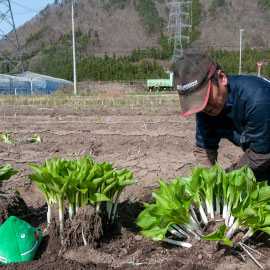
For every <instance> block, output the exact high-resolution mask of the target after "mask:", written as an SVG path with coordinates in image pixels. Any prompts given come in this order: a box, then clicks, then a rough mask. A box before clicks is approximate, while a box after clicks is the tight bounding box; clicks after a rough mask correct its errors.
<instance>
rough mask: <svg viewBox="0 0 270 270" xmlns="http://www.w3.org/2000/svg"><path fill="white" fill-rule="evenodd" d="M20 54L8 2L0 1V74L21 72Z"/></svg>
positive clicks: (7, 0) (6, 0) (5, 0)
mask: <svg viewBox="0 0 270 270" xmlns="http://www.w3.org/2000/svg"><path fill="white" fill-rule="evenodd" d="M23 71H24V70H23V63H22V54H21V49H20V44H19V40H18V36H17V33H16V28H15V24H14V19H13V14H12V10H11V5H10V1H9V0H0V73H9V74H12V73H14V74H15V73H21V72H23Z"/></svg>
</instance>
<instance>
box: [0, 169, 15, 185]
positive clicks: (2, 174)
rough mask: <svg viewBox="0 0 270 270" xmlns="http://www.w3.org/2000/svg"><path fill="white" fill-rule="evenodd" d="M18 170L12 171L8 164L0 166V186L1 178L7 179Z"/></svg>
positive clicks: (0, 183)
mask: <svg viewBox="0 0 270 270" xmlns="http://www.w3.org/2000/svg"><path fill="white" fill-rule="evenodd" d="M17 172H18V171H14V170H13V168H12V167H11V166H10V165H4V166H0V187H1V186H2V182H3V180H8V179H9V178H10V177H11V176H12V175H14V174H16V173H17Z"/></svg>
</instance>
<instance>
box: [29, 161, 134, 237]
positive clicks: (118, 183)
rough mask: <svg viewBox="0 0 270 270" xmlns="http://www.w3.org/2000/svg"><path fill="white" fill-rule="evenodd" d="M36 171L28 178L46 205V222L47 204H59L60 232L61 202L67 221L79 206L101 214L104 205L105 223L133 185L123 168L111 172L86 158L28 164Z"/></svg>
mask: <svg viewBox="0 0 270 270" xmlns="http://www.w3.org/2000/svg"><path fill="white" fill-rule="evenodd" d="M29 166H30V167H31V168H32V169H33V170H34V171H35V172H36V173H35V174H31V175H29V176H28V177H29V178H30V180H32V181H34V182H35V184H36V185H37V187H38V188H39V189H40V190H41V191H42V192H43V194H44V196H45V198H46V201H47V204H48V212H47V221H48V225H50V223H51V203H57V202H58V204H59V221H60V233H61V236H63V232H64V200H67V203H68V208H69V218H70V219H73V218H74V216H75V214H76V212H77V211H78V209H79V207H81V206H85V205H87V204H91V205H92V206H93V207H95V209H96V211H97V212H99V211H101V204H102V203H103V202H104V203H105V204H106V205H105V206H104V208H105V209H106V216H107V220H108V223H112V222H113V221H114V219H115V217H116V213H117V206H118V201H119V198H120V195H121V192H122V191H123V189H124V188H125V187H126V186H128V185H132V184H135V183H137V182H138V181H137V180H133V179H132V177H133V173H132V172H131V171H129V170H127V169H123V170H121V171H115V169H114V168H113V164H111V163H106V162H103V163H96V162H93V160H92V158H91V157H89V156H84V157H83V158H81V159H78V158H76V159H74V160H67V159H64V158H62V159H59V158H56V157H54V158H53V161H49V160H45V163H44V165H43V166H38V165H34V164H29Z"/></svg>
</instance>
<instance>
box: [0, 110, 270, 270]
mask: <svg viewBox="0 0 270 270" xmlns="http://www.w3.org/2000/svg"><path fill="white" fill-rule="evenodd" d="M0 115H1V117H0V134H2V132H7V133H10V134H11V135H12V138H13V139H18V140H19V141H18V142H17V143H16V144H10V145H9V144H6V143H4V142H0V164H8V163H9V164H11V165H12V166H13V168H14V169H15V170H17V171H19V173H18V174H16V175H14V176H12V178H11V179H10V180H9V181H5V182H4V183H3V186H2V188H1V191H2V192H6V194H1V196H0V205H1V206H0V218H2V220H0V221H1V222H3V221H4V220H5V219H6V218H7V217H8V216H10V215H17V216H18V217H20V218H23V219H25V220H27V221H28V222H30V223H31V224H32V225H33V226H35V227H36V228H38V229H40V230H41V231H44V229H45V228H46V210H47V208H46V203H45V199H44V197H43V195H42V193H41V192H40V191H39V190H38V189H37V188H36V187H35V185H34V184H33V183H31V181H30V180H29V179H28V175H29V174H32V173H33V171H32V170H31V168H30V167H29V165H28V163H34V164H39V165H42V164H43V163H44V160H45V159H46V158H48V159H50V158H52V157H53V156H57V157H66V158H73V157H75V156H76V157H81V156H83V155H93V158H94V160H95V161H97V162H102V161H106V162H113V163H114V167H115V168H116V169H122V168H128V169H130V170H132V171H133V172H134V178H135V179H139V180H140V182H139V183H138V184H136V185H133V186H129V187H127V188H126V190H124V192H123V194H122V195H121V201H120V204H119V209H118V216H119V217H118V219H116V221H115V224H114V225H113V226H110V227H108V226H104V224H103V227H102V226H101V220H100V218H99V217H97V216H95V215H94V214H93V213H92V212H91V211H86V208H85V209H82V211H81V212H80V213H78V215H79V217H80V218H78V220H79V221H77V222H71V223H67V224H66V228H65V232H66V235H67V238H66V239H67V241H66V246H65V245H64V246H62V245H61V242H60V237H59V231H58V225H57V223H58V219H57V217H56V216H55V219H53V223H52V226H51V227H50V228H49V229H48V230H47V232H46V233H43V240H42V243H41V245H40V247H39V249H38V252H37V254H36V257H35V260H34V261H33V262H23V263H13V264H9V265H0V268H3V269H155V270H157V269H170V270H171V269H178V270H179V269H181V270H184V269H186V270H187V269H189V270H190V269H193V270H195V269H200V270H203V269H218V270H219V269H225V270H229V269H245V270H246V269H258V267H257V266H256V265H255V264H254V263H253V262H252V261H251V259H250V258H249V257H247V256H245V262H244V261H243V258H242V257H240V256H239V252H237V251H235V250H232V249H231V248H228V247H226V246H225V245H222V244H221V245H218V246H217V245H216V244H215V243H210V242H208V241H197V240H196V241H195V240H194V241H192V244H193V247H192V248H191V249H184V248H180V247H174V246H171V245H169V244H165V243H160V242H154V241H152V240H149V239H146V238H144V237H143V236H141V234H140V232H139V231H140V228H138V227H137V226H136V224H135V222H136V218H137V216H138V214H139V213H140V212H141V211H142V209H143V207H142V203H143V202H148V203H149V202H153V199H152V198H151V191H152V189H153V188H156V187H157V179H158V178H162V179H163V180H165V181H169V180H170V179H173V178H175V177H180V176H183V175H188V174H189V173H190V171H189V169H190V168H191V167H193V166H194V165H195V164H194V158H193V154H192V148H193V146H194V143H195V139H194V136H195V122H194V117H189V118H186V119H184V118H182V117H180V111H179V106H178V105H136V106H135V105H130V106H126V105H122V106H112V105H111V106H109V105H108V106H107V105H91V106H88V107H79V106H69V105H65V106H58V107H49V106H46V107H41V106H39V107H38V106H11V105H10V106H1V107H0ZM59 115H61V116H62V120H59V117H57V116H59ZM35 133H38V134H39V135H40V136H41V138H42V139H43V142H42V143H38V142H35V143H28V142H26V140H25V138H26V137H31V136H33V135H34V134H35ZM240 155H241V150H240V149H238V148H237V147H235V146H233V145H232V144H230V143H229V142H227V141H222V142H221V146H220V154H219V163H220V164H221V166H223V167H224V168H226V167H228V166H229V165H230V164H231V162H235V161H236V160H237V159H238V158H239V156H240ZM14 191H19V192H20V196H21V198H19V197H16V196H13V195H11V194H13V193H14ZM7 194H9V195H7ZM22 200H23V201H24V202H25V204H24V203H23V201H22ZM53 212H55V215H56V213H57V211H53ZM93 216H94V219H93ZM86 219H87V220H86ZM89 220H91V222H89ZM94 224H99V226H97V228H98V229H96V228H94ZM82 228H85V229H87V231H88V234H87V235H86V238H87V239H88V241H89V242H90V241H94V243H95V244H94V245H93V244H90V245H87V246H83V241H82V238H81V230H82ZM249 244H250V245H251V246H252V247H253V248H255V249H257V250H258V251H260V252H262V253H263V254H265V255H266V256H268V257H269V254H270V251H269V247H270V242H269V237H267V236H266V235H265V234H263V235H262V234H258V235H257V238H254V239H253V241H251V242H250V243H249ZM243 254H245V253H243ZM260 262H261V264H262V265H263V266H264V267H265V269H269V268H270V262H268V261H267V260H266V259H264V258H262V259H261V260H260Z"/></svg>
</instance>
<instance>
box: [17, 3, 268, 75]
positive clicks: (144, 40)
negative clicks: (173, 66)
mask: <svg viewBox="0 0 270 270" xmlns="http://www.w3.org/2000/svg"><path fill="white" fill-rule="evenodd" d="M182 1H183V0H182ZM70 2H71V1H70V0H64V1H60V0H55V2H54V4H52V5H48V6H47V7H46V8H45V9H44V10H42V11H41V12H40V13H39V14H38V15H37V16H36V17H34V18H33V19H32V20H30V21H28V22H27V23H25V24H24V25H23V26H21V27H20V28H18V29H17V34H18V37H19V42H20V45H21V48H22V53H23V55H24V64H25V66H26V68H27V69H29V70H33V71H37V70H35V69H37V66H38V65H39V66H40V63H41V62H40V61H42V59H43V58H44V56H46V54H48V53H52V52H61V53H65V52H66V53H67V54H70V53H71V48H72V36H71V4H70ZM169 2H172V1H168V0H76V1H75V29H76V47H77V52H78V55H79V59H80V57H81V58H84V57H87V56H88V55H95V56H100V57H103V56H104V55H105V54H107V55H109V56H113V55H114V56H115V57H120V56H128V55H129V56H130V55H131V54H132V52H133V51H134V49H140V50H143V51H144V52H145V53H147V52H150V51H151V50H153V48H156V49H157V50H158V48H159V49H160V48H161V47H162V46H161V44H162V40H161V39H162V38H165V41H166V42H167V37H169V32H168V29H167V26H168V23H169V14H170V4H169ZM269 7H270V0H259V1H255V0H230V1H229V0H193V7H192V12H193V16H192V18H193V22H192V23H193V28H192V30H191V32H189V31H187V30H185V31H184V32H183V33H184V34H186V35H189V36H190V38H191V39H190V43H189V44H188V45H187V48H186V50H190V51H206V50H207V49H208V48H209V47H212V48H213V49H214V50H218V49H222V50H228V51H239V38H240V37H239V31H240V29H241V28H243V29H244V32H243V39H242V44H243V48H244V47H249V48H251V49H253V48H255V49H267V50H269V44H270V35H269V30H268V29H269V26H270V12H269ZM183 11H185V10H183ZM163 45H164V40H163ZM166 46H167V47H166ZM166 46H165V47H164V46H163V52H164V50H168V51H170V53H171V50H172V45H171V46H170V47H168V45H166ZM150 48H151V49H150ZM169 60H170V59H169V58H167V59H163V60H162V59H159V60H158V63H159V64H161V65H162V66H163V68H164V69H168V68H169ZM63 64H64V63H63ZM64 76H67V75H64Z"/></svg>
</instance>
